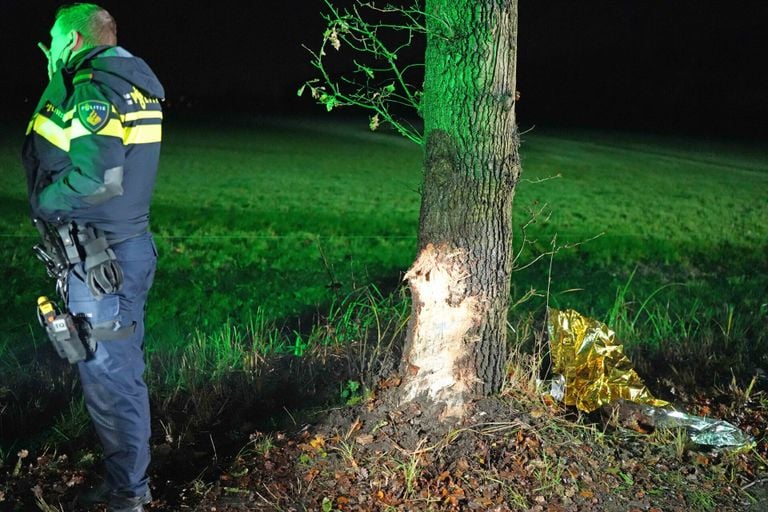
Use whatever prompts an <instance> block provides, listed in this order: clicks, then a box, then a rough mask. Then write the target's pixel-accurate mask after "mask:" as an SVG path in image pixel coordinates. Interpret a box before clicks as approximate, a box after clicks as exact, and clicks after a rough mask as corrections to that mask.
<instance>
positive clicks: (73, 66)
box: [23, 46, 165, 240]
mask: <svg viewBox="0 0 768 512" xmlns="http://www.w3.org/2000/svg"><path fill="white" fill-rule="evenodd" d="M164 95H165V94H164V91H163V87H162V85H160V82H159V81H158V79H157V77H156V76H155V74H154V73H153V72H152V70H151V69H150V68H149V66H147V64H146V63H145V62H144V61H143V60H142V59H139V58H137V57H134V56H133V55H131V54H130V53H128V52H127V51H126V50H124V49H123V48H120V47H111V46H100V47H96V48H92V49H89V50H85V51H83V52H82V53H80V54H78V55H76V56H75V57H74V58H73V60H72V61H71V62H70V63H69V64H68V65H67V67H66V68H64V69H62V70H59V71H58V72H57V73H56V74H55V75H54V76H53V78H52V79H51V82H50V84H49V85H48V87H47V88H46V89H45V92H44V93H43V96H42V98H41V99H40V102H39V103H38V105H37V108H36V109H35V113H34V115H33V116H32V119H31V121H30V123H29V127H28V128H27V137H26V140H25V142H24V149H23V163H24V167H25V169H26V172H27V186H28V192H29V200H30V206H31V209H32V216H33V217H37V218H40V219H43V220H46V221H48V222H53V223H60V222H65V221H69V220H74V221H76V222H77V223H78V224H79V225H85V224H90V225H92V226H94V227H97V228H99V229H101V230H103V231H105V232H106V233H107V236H108V238H110V239H112V240H121V239H125V238H129V237H132V236H134V235H137V234H141V233H143V232H145V231H146V230H147V227H148V225H149V203H150V199H151V195H152V189H153V187H154V183H155V176H156V174H157V166H158V159H159V156H160V141H161V138H162V128H161V125H162V119H163V113H162V109H161V107H160V99H162V98H163V97H164Z"/></svg>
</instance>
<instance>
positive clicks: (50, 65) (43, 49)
mask: <svg viewBox="0 0 768 512" xmlns="http://www.w3.org/2000/svg"><path fill="white" fill-rule="evenodd" d="M37 47H38V48H40V51H41V52H43V55H45V59H46V60H47V62H48V80H50V79H51V78H52V77H53V72H54V69H53V61H52V60H51V50H49V49H48V47H47V46H45V43H37Z"/></svg>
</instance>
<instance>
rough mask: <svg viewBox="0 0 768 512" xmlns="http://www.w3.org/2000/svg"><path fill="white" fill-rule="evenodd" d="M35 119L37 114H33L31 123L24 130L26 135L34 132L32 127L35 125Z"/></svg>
mask: <svg viewBox="0 0 768 512" xmlns="http://www.w3.org/2000/svg"><path fill="white" fill-rule="evenodd" d="M35 119H37V114H35V115H34V116H32V119H30V120H29V124H28V125H27V131H26V132H24V135H29V134H30V133H32V127H33V126H35Z"/></svg>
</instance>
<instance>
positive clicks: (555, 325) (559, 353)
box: [549, 309, 669, 412]
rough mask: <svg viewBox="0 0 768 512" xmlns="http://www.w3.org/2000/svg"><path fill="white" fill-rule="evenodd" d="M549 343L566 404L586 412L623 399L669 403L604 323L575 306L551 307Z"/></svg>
mask: <svg viewBox="0 0 768 512" xmlns="http://www.w3.org/2000/svg"><path fill="white" fill-rule="evenodd" d="M549 345H550V353H551V357H552V366H553V368H552V370H553V372H554V373H557V374H560V375H562V377H563V378H564V380H565V389H564V396H563V402H564V403H565V404H566V405H575V406H576V407H577V408H579V409H580V410H582V411H585V412H592V411H594V410H596V409H599V408H600V407H602V406H603V405H605V404H608V403H611V402H613V401H615V400H618V399H619V398H623V399H625V400H631V401H633V402H636V403H640V404H647V405H651V406H654V407H664V406H667V405H669V402H665V401H664V400H657V399H656V398H654V397H653V396H652V395H651V393H650V392H649V391H648V388H646V387H645V384H644V383H643V380H642V379H641V378H640V376H639V375H638V374H637V372H635V370H634V369H632V363H631V361H630V360H629V358H628V357H627V356H626V355H624V347H623V346H622V345H621V344H619V343H617V342H616V340H615V336H614V332H613V331H612V330H611V329H609V328H608V326H607V325H605V324H604V323H602V322H598V321H597V320H594V319H592V318H587V317H585V316H582V315H580V314H579V313H577V312H576V311H574V310H572V309H569V310H565V311H560V310H557V309H550V310H549Z"/></svg>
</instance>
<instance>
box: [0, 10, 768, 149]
mask: <svg viewBox="0 0 768 512" xmlns="http://www.w3.org/2000/svg"><path fill="white" fill-rule="evenodd" d="M519 2H520V6H519V9H520V20H519V22H520V36H519V38H520V39H519V48H520V50H519V66H518V89H520V90H521V92H522V101H521V102H520V104H519V107H518V113H519V118H520V123H521V125H522V126H523V127H526V126H530V125H533V124H536V125H539V126H557V125H576V126H589V127H599V128H629V129H642V130H648V131H658V132H663V131H670V130H672V131H684V132H689V133H709V134H710V135H717V134H720V133H722V134H727V135H739V134H751V135H752V137H754V138H757V137H759V136H761V135H766V134H768V100H767V99H766V90H767V89H768V71H767V67H766V65H765V62H764V61H765V60H766V57H765V56H766V49H768V37H767V36H766V35H765V33H766V31H767V30H766V28H765V27H766V26H768V2H765V1H762V0H759V1H758V0H755V1H751V0H743V1H734V2H725V1H722V0H717V1H715V0H674V1H671V0H599V1H598V0H583V1H578V2H577V1H575V0H519ZM62 3H67V2H60V1H53V0H34V1H24V0H10V1H9V0H3V15H2V20H0V43H2V45H3V46H2V47H3V48H5V49H13V50H12V51H6V52H5V53H6V61H5V71H4V73H3V75H4V76H3V80H2V85H0V93H2V95H3V96H2V97H3V98H4V103H5V109H6V111H23V112H25V113H26V111H27V110H29V108H31V106H29V105H28V103H26V104H25V101H26V102H30V101H34V100H36V99H37V96H38V95H39V93H40V91H41V90H42V87H43V85H44V83H43V82H44V80H45V77H44V73H45V66H44V62H43V58H42V55H41V54H40V53H39V50H38V49H37V48H36V46H35V43H36V42H37V41H38V40H43V41H46V42H47V41H48V36H47V32H48V29H49V28H50V24H51V21H52V16H53V12H54V11H55V8H56V6H58V5H60V4H62ZM101 4H102V5H103V6H104V7H106V8H107V9H108V10H110V11H111V12H112V14H113V15H114V16H115V18H116V19H117V22H118V31H119V33H118V37H119V39H120V44H121V45H122V46H124V47H126V48H127V49H128V50H130V51H132V52H133V53H135V54H137V55H139V56H141V57H143V58H144V59H145V60H147V62H149V64H150V65H151V66H152V67H153V68H154V69H155V71H156V72H157V74H158V75H159V76H160V78H161V79H162V81H163V82H164V84H165V86H166V90H167V96H168V98H169V99H170V100H171V101H176V100H177V99H178V98H179V97H181V96H182V95H184V96H187V97H193V98H196V99H197V102H198V107H200V106H204V107H206V108H208V109H209V110H220V111H232V110H237V109H240V110H257V111H258V110H261V111H272V112H275V111H283V112H289V113H297V112H318V113H319V112H320V108H319V107H313V106H312V104H311V102H310V100H308V99H307V98H297V97H296V94H295V92H296V89H297V88H298V86H299V85H300V84H301V82H302V81H303V80H304V79H308V78H312V77H313V76H314V73H313V70H312V68H311V67H310V65H309V59H308V55H307V54H306V52H305V50H304V49H302V48H301V44H302V43H304V44H307V45H308V46H310V47H313V46H317V44H318V42H319V40H320V36H321V33H322V29H323V26H322V20H321V19H320V16H319V14H318V12H319V10H320V5H321V2H320V0H305V1H290V0H283V1H274V0H266V1H247V2H246V1H221V2H180V1H168V0H156V1H146V0H133V1H130V2H128V1H125V0H122V1H117V0H105V1H103V2H102V3H101Z"/></svg>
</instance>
